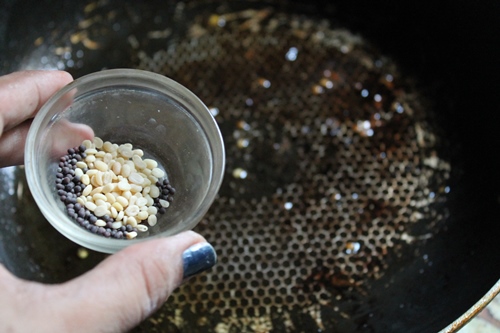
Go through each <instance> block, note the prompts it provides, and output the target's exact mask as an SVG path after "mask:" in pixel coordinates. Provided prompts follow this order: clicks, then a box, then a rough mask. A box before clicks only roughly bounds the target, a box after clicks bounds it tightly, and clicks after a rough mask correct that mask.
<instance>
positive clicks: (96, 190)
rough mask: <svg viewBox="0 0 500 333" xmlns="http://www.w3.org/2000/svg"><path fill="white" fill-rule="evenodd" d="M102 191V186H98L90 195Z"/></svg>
mask: <svg viewBox="0 0 500 333" xmlns="http://www.w3.org/2000/svg"><path fill="white" fill-rule="evenodd" d="M101 192H102V187H96V188H94V189H93V190H92V192H90V195H94V194H96V193H101Z"/></svg>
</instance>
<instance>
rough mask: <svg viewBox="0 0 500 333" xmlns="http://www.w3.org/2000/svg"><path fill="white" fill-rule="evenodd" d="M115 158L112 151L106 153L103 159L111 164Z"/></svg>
mask: <svg viewBox="0 0 500 333" xmlns="http://www.w3.org/2000/svg"><path fill="white" fill-rule="evenodd" d="M112 160H113V155H111V154H110V153H107V154H106V155H104V157H103V158H102V161H103V162H104V163H106V164H109V163H110V162H111V161H112Z"/></svg>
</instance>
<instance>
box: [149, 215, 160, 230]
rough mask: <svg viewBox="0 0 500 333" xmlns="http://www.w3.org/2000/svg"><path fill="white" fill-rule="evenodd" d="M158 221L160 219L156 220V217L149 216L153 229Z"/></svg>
mask: <svg viewBox="0 0 500 333" xmlns="http://www.w3.org/2000/svg"><path fill="white" fill-rule="evenodd" d="M157 221H158V219H157V218H156V215H149V217H148V224H149V225H150V226H152V227H154V226H155V225H156V222H157Z"/></svg>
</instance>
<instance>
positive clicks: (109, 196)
mask: <svg viewBox="0 0 500 333" xmlns="http://www.w3.org/2000/svg"><path fill="white" fill-rule="evenodd" d="M106 201H107V202H109V203H110V204H114V203H115V201H116V198H115V196H114V195H113V194H111V193H109V192H108V193H106Z"/></svg>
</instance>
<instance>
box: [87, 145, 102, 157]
mask: <svg viewBox="0 0 500 333" xmlns="http://www.w3.org/2000/svg"><path fill="white" fill-rule="evenodd" d="M98 148H99V149H100V147H98ZM85 154H87V156H89V155H95V154H97V150H96V149H94V148H89V149H86V150H85Z"/></svg>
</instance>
